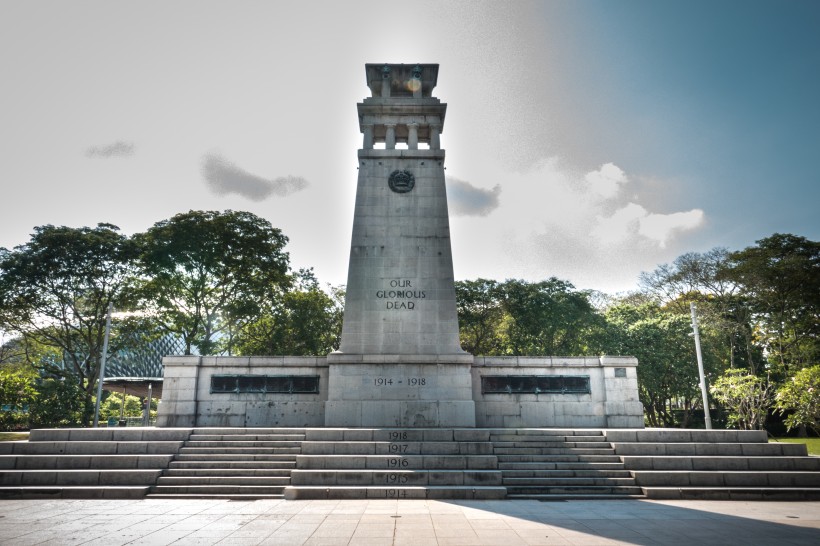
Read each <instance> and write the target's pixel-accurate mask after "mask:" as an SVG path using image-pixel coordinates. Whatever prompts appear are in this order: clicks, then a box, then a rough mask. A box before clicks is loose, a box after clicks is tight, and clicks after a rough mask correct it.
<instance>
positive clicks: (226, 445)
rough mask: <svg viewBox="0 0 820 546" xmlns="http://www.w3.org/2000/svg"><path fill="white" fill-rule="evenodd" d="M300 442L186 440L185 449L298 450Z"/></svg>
mask: <svg viewBox="0 0 820 546" xmlns="http://www.w3.org/2000/svg"><path fill="white" fill-rule="evenodd" d="M300 444H301V442H298V441H291V440H288V441H285V440H270V441H268V440H247V441H240V440H231V441H198V440H197V441H195V440H188V441H187V442H185V449H190V448H206V447H214V448H219V449H239V448H265V449H268V448H280V447H296V448H298V447H299V445H300Z"/></svg>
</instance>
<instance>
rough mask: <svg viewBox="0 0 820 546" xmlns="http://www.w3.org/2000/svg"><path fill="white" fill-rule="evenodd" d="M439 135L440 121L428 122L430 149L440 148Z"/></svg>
mask: <svg viewBox="0 0 820 546" xmlns="http://www.w3.org/2000/svg"><path fill="white" fill-rule="evenodd" d="M440 135H441V124H440V123H431V124H430V149H431V150H440V149H441V140H440V139H439V136H440Z"/></svg>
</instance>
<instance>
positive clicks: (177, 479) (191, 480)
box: [157, 474, 290, 487]
mask: <svg viewBox="0 0 820 546" xmlns="http://www.w3.org/2000/svg"><path fill="white" fill-rule="evenodd" d="M171 485H177V486H192V485H219V486H234V485H254V486H285V485H290V477H289V476H278V477H277V476H217V475H213V474H209V475H203V476H165V475H164V476H162V477H160V478H159V480H157V487H163V486H171Z"/></svg>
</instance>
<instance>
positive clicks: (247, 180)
mask: <svg viewBox="0 0 820 546" xmlns="http://www.w3.org/2000/svg"><path fill="white" fill-rule="evenodd" d="M202 176H203V177H204V178H205V182H206V183H207V184H208V187H209V188H210V189H211V191H212V192H213V193H215V194H217V195H228V194H231V193H235V194H237V195H241V196H242V197H246V198H248V199H250V200H251V201H262V200H264V199H267V198H268V197H269V196H270V195H271V194H274V195H278V196H280V197H285V196H287V195H290V194H291V193H295V192H298V191H300V190H303V189H305V188H307V187H308V181H307V180H305V179H304V178H302V177H299V176H280V177H278V178H273V179H271V180H268V179H266V178H262V177H261V176H257V175H255V174H251V173H249V172H248V171H246V170H244V169H242V168H240V167H238V166H237V165H236V164H235V163H232V162H230V161H228V160H226V159H225V158H223V157H222V156H221V155H219V154H217V153H209V154H206V155H205V156H204V157H203V158H202Z"/></svg>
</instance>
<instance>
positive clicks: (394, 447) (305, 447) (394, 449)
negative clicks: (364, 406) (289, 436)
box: [301, 441, 493, 455]
mask: <svg viewBox="0 0 820 546" xmlns="http://www.w3.org/2000/svg"><path fill="white" fill-rule="evenodd" d="M301 445H302V454H304V455H492V454H493V445H492V444H491V443H489V442H404V441H402V442H302V443H301Z"/></svg>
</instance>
